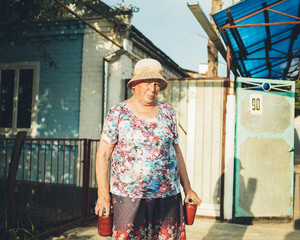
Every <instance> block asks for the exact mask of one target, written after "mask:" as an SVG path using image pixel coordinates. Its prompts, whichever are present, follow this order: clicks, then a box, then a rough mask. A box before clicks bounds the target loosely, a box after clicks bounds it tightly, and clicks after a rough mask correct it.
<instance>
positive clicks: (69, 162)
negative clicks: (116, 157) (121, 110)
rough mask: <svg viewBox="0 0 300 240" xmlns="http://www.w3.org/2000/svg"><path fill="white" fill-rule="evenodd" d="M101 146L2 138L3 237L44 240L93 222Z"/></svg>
mask: <svg viewBox="0 0 300 240" xmlns="http://www.w3.org/2000/svg"><path fill="white" fill-rule="evenodd" d="M98 142H99V140H91V139H45V138H43V139H26V138H0V184H1V187H0V194H1V196H2V197H1V198H0V206H1V222H0V224H1V225H0V238H1V239H28V238H34V237H41V236H43V235H46V234H49V233H50V232H52V231H55V230H57V228H61V227H62V226H65V225H69V224H74V223H76V222H85V221H87V220H88V219H89V218H92V217H94V216H95V215H94V210H93V209H94V202H95V200H96V194H97V190H96V189H97V185H96V177H95V157H96V149H97V145H98Z"/></svg>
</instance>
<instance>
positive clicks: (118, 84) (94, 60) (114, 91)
mask: <svg viewBox="0 0 300 240" xmlns="http://www.w3.org/2000/svg"><path fill="white" fill-rule="evenodd" d="M94 24H95V26H97V28H98V29H99V30H100V31H102V32H103V33H104V34H106V35H107V36H108V37H110V38H111V39H113V40H114V41H118V42H122V40H121V38H120V36H118V35H116V33H114V29H113V27H112V23H110V22H108V21H105V20H101V21H100V22H98V23H94ZM117 50H119V47H117V46H116V45H114V44H113V43H112V42H110V41H108V40H107V39H105V38H104V37H103V36H101V35H100V34H98V33H96V32H95V31H94V30H92V29H90V28H89V27H87V28H86V30H85V35H84V41H83V53H82V55H83V56H82V83H81V99H80V121H79V137H80V138H96V139H98V138H99V137H100V131H101V128H102V126H101V124H102V108H103V99H102V98H103V97H102V94H103V93H102V92H103V86H102V85H103V76H104V73H103V64H104V63H103V58H104V57H107V56H108V55H110V54H111V53H113V52H115V51H117ZM127 51H128V52H129V54H128V53H125V54H123V55H121V56H120V57H117V58H116V59H114V60H111V61H110V62H109V70H108V71H109V81H108V103H107V110H108V109H110V108H111V107H113V106H115V105H116V104H118V103H119V102H121V101H123V100H124V96H125V83H124V80H125V79H130V78H131V77H132V73H133V69H134V64H135V62H136V61H137V59H142V58H146V57H148V55H147V54H146V53H144V52H142V51H141V50H139V49H137V48H135V47H134V45H133V43H132V41H130V40H128V44H127ZM163 75H164V76H165V77H177V75H176V74H175V73H174V72H172V71H171V70H170V69H168V68H166V67H164V66H163ZM104 117H105V116H104Z"/></svg>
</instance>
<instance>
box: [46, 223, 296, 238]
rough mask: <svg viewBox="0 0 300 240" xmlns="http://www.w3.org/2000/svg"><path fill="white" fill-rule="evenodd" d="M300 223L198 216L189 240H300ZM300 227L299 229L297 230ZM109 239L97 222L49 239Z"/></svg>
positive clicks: (188, 228)
mask: <svg viewBox="0 0 300 240" xmlns="http://www.w3.org/2000/svg"><path fill="white" fill-rule="evenodd" d="M298 225H300V224H299V222H297V223H296V224H295V223H280V224H274V223H260V224H258V223H257V224H254V225H239V224H232V223H222V222H218V221H213V220H207V219H201V218H197V219H196V220H195V223H194V224H193V225H192V226H187V227H186V232H187V240H300V226H298ZM297 229H299V230H297ZM58 239H74V240H75V239H76V240H87V239H89V240H104V239H105V240H109V239H110V238H109V237H106V238H105V237H101V236H99V235H98V229H97V222H93V223H91V224H89V225H88V226H86V227H75V228H72V229H70V230H67V231H65V232H64V233H61V234H59V235H57V236H52V237H49V238H47V240H58Z"/></svg>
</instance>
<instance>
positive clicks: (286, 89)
mask: <svg viewBox="0 0 300 240" xmlns="http://www.w3.org/2000/svg"><path fill="white" fill-rule="evenodd" d="M294 94H295V83H294V82H292V81H282V80H270V79H249V78H238V79H237V109H236V110H237V114H236V117H237V121H236V150H235V183H234V184H235V186H234V187H235V190H234V220H235V221H236V222H238V220H241V219H253V218H264V217H266V218H270V217H276V218H282V217H284V218H288V217H291V216H293V182H294V180H293V165H294V152H293V151H294V99H295V98H294Z"/></svg>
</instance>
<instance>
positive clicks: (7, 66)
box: [0, 62, 40, 137]
mask: <svg viewBox="0 0 300 240" xmlns="http://www.w3.org/2000/svg"><path fill="white" fill-rule="evenodd" d="M21 69H33V83H32V104H31V123H30V128H17V114H18V90H19V73H20V70H21ZM2 70H15V78H14V97H13V116H12V128H0V135H3V136H16V135H17V133H18V132H19V131H26V132H27V134H26V136H30V137H36V136H37V104H38V86H39V79H40V62H15V63H0V73H1V71H2ZM0 84H1V74H0Z"/></svg>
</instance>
